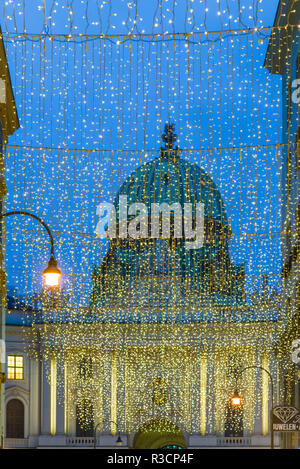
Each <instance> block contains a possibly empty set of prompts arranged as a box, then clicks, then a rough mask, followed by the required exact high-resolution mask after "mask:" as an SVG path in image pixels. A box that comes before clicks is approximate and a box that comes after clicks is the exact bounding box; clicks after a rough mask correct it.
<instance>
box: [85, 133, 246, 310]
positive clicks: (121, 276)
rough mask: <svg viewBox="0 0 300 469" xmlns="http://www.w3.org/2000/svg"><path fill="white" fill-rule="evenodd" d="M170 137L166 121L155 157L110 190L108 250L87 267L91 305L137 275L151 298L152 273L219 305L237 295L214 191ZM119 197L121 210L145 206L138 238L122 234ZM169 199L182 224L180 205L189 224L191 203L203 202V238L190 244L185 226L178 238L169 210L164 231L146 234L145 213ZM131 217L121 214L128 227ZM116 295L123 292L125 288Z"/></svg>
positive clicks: (239, 277)
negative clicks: (112, 229) (112, 219)
mask: <svg viewBox="0 0 300 469" xmlns="http://www.w3.org/2000/svg"><path fill="white" fill-rule="evenodd" d="M176 138H177V137H176V135H175V134H174V125H173V124H172V125H166V126H165V133H164V134H163V136H162V139H163V141H164V142H165V147H164V148H161V150H160V154H159V156H158V157H157V158H155V159H154V160H153V161H150V162H149V163H146V164H144V165H142V166H140V167H139V168H137V169H136V170H135V171H133V172H132V173H131V175H130V176H129V177H128V178H127V179H126V181H125V182H124V183H123V184H122V186H121V187H120V190H119V192H118V194H117V195H116V198H115V201H114V206H115V210H116V236H115V237H112V238H111V239H110V240H109V250H108V252H107V254H106V256H105V259H104V260H103V263H102V264H101V266H99V267H96V266H95V267H94V270H93V281H94V289H93V295H92V304H94V305H100V304H104V303H105V302H106V299H107V298H108V296H107V295H110V294H111V291H115V292H116V293H114V295H113V297H114V298H117V296H118V293H117V292H118V291H119V290H120V289H122V288H123V289H125V290H126V291H129V289H130V288H131V287H130V285H131V286H132V288H134V289H136V288H137V285H138V284H139V282H141V281H143V280H142V279H145V281H146V282H148V284H149V285H148V284H147V285H148V287H146V286H145V285H146V284H144V285H143V287H140V288H141V290H143V289H145V288H148V289H149V292H148V293H149V298H154V296H155V293H151V292H150V290H151V288H152V287H151V281H152V280H151V279H154V278H155V279H159V282H160V283H161V282H162V281H163V283H164V285H167V284H168V282H169V281H171V280H172V281H173V280H174V279H175V278H176V279H177V280H176V282H177V285H180V288H184V289H185V291H188V290H189V291H197V292H199V293H201V292H202V293H203V294H204V295H213V296H212V297H213V298H215V300H214V301H217V302H219V301H220V302H221V303H223V304H228V303H229V304H233V303H235V302H236V301H238V302H239V301H242V299H243V283H244V276H245V271H244V266H243V265H241V266H235V265H232V264H231V261H230V258H229V252H228V242H229V239H230V236H231V230H230V227H229V225H228V222H227V216H226V211H225V207H224V204H223V201H222V197H221V195H220V192H219V191H218V189H217V187H216V185H215V184H214V182H213V181H212V179H211V178H210V177H209V176H208V175H207V174H206V173H205V171H203V170H202V169H201V168H199V167H198V166H197V165H195V164H192V163H190V162H188V161H186V160H184V159H182V158H180V150H179V149H178V147H176V148H173V146H174V142H175V141H176ZM121 198H122V199H123V198H125V199H126V202H127V208H126V210H125V212H126V214H128V208H129V207H130V206H131V204H141V203H143V204H144V206H143V207H146V209H147V211H146V218H147V223H146V225H147V229H146V231H145V230H144V231H143V232H142V231H141V235H140V236H139V237H135V238H134V237H131V236H129V235H128V236H127V237H126V236H124V235H123V234H124V232H123V234H122V230H123V229H124V223H122V222H123V221H124V218H123V216H122V217H121V214H120V211H119V204H120V201H121ZM175 203H177V204H180V207H181V208H182V212H180V214H179V217H181V219H182V221H181V223H182V227H184V226H185V225H184V222H185V218H184V214H185V208H184V206H185V204H190V206H189V207H190V209H191V211H192V223H193V229H195V226H196V224H197V223H199V218H198V219H197V217H196V215H197V211H196V208H197V206H198V207H199V205H197V204H203V211H204V240H203V243H199V245H197V246H196V247H193V248H191V247H190V246H189V243H188V242H187V241H188V236H186V233H188V231H187V232H186V231H185V228H184V229H183V231H182V236H181V237H178V236H177V235H175V228H174V226H175V215H174V214H173V218H172V214H171V217H170V226H171V227H172V228H171V231H170V236H168V237H163V236H161V231H160V233H159V235H158V236H152V226H153V220H152V217H151V215H149V214H151V211H152V206H153V204H159V205H161V204H167V205H168V206H169V207H170V206H172V205H173V204H175ZM123 210H124V208H123ZM135 216H136V214H135V215H134V216H133V218H135ZM133 218H130V217H129V216H128V215H127V222H125V223H127V228H128V229H129V224H131V221H132V219H133ZM134 221H136V220H134ZM177 221H178V219H176V222H177ZM202 221H203V218H202ZM160 222H161V223H162V218H160ZM172 223H173V225H172ZM125 226H126V225H125ZM202 226H203V225H202ZM125 290H124V291H125ZM120 291H121V290H120ZM143 291H144V290H143ZM182 294H183V293H182ZM120 295H121V297H123V295H125V293H124V292H123V293H119V296H120ZM180 295H181V294H180ZM180 295H179V296H180ZM146 296H147V295H146ZM162 296H163V295H162ZM183 296H184V297H185V294H184V295H183ZM162 300H163V298H162ZM112 301H114V300H113V299H112ZM151 301H152V300H151Z"/></svg>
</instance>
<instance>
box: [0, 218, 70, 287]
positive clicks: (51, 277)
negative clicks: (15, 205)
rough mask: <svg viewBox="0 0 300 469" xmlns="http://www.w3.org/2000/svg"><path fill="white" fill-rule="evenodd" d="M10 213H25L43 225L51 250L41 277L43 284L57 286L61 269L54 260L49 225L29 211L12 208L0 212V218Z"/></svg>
mask: <svg viewBox="0 0 300 469" xmlns="http://www.w3.org/2000/svg"><path fill="white" fill-rule="evenodd" d="M12 215H26V216H28V217H31V218H34V219H35V220H37V221H38V222H39V223H41V225H43V227H44V228H45V230H46V231H47V233H48V235H49V239H50V245H51V252H50V259H49V262H48V266H47V268H46V269H45V270H44V272H43V277H44V279H45V284H46V285H47V286H48V287H50V288H53V287H58V286H59V281H60V278H61V271H60V270H59V268H58V267H57V261H56V260H55V256H54V242H53V236H52V233H51V231H50V229H49V227H48V226H47V225H46V223H45V222H44V221H43V220H42V219H41V218H40V217H38V216H37V215H34V214H33V213H30V212H24V211H23V210H13V211H11V212H6V213H1V214H0V220H1V219H3V218H5V217H9V216H12Z"/></svg>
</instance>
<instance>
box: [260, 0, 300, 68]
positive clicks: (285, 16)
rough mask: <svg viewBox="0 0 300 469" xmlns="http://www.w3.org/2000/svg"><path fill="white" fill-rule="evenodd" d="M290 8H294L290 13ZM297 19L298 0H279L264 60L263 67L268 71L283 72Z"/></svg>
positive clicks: (298, 14) (299, 1) (298, 10)
mask: <svg viewBox="0 0 300 469" xmlns="http://www.w3.org/2000/svg"><path fill="white" fill-rule="evenodd" d="M292 8H294V9H295V12H294V13H291V11H292ZM299 20H300V0H279V3H278V7H277V11H276V16H275V21H274V25H273V29H272V33H271V37H270V40H269V44H268V49H267V53H266V57H265V62H264V67H266V68H267V69H268V70H269V72H270V73H275V74H278V75H282V74H283V72H284V65H285V60H286V58H287V55H288V51H289V50H290V49H291V46H292V42H293V36H294V31H295V28H298V24H299ZM279 50H280V54H279Z"/></svg>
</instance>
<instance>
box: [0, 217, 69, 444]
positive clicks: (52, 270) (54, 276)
mask: <svg viewBox="0 0 300 469" xmlns="http://www.w3.org/2000/svg"><path fill="white" fill-rule="evenodd" d="M13 215H25V216H28V217H31V218H34V219H35V220H37V221H38V222H39V223H40V224H41V225H43V227H44V228H45V229H46V231H47V233H48V235H49V239H50V246H51V250H50V259H49V262H48V266H47V268H46V269H45V270H44V272H43V277H44V280H45V284H46V286H47V287H49V288H50V289H54V288H56V287H58V286H59V281H60V278H61V271H60V270H59V268H58V267H57V261H56V260H55V256H54V242H53V236H52V233H51V231H50V229H49V227H48V226H47V225H46V223H45V222H44V221H43V220H42V219H41V218H40V217H38V216H37V215H34V214H33V213H30V212H25V211H23V210H13V211H11V212H6V213H1V214H0V220H2V219H3V218H6V217H9V216H13ZM4 324H5V322H4ZM4 335H5V334H4ZM4 340H5V338H4ZM5 379H6V376H5V372H0V398H1V396H2V394H1V393H2V390H1V384H4V383H5ZM1 402H2V399H1V401H0V415H1V418H3V415H4V412H3V409H1ZM1 428H3V427H2V425H1ZM2 446H3V435H2V434H1V435H0V447H2Z"/></svg>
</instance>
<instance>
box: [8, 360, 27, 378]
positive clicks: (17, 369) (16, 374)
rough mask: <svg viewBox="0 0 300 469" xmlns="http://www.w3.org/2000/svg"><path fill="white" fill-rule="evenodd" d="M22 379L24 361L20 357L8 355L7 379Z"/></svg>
mask: <svg viewBox="0 0 300 469" xmlns="http://www.w3.org/2000/svg"><path fill="white" fill-rule="evenodd" d="M23 378H24V359H23V357H22V355H8V357H7V379H23Z"/></svg>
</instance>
